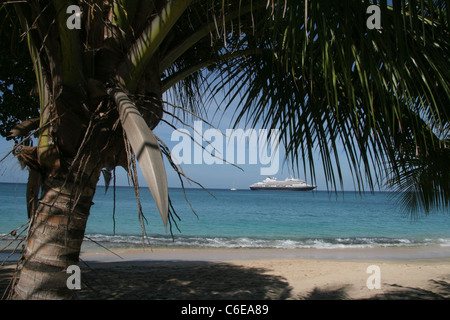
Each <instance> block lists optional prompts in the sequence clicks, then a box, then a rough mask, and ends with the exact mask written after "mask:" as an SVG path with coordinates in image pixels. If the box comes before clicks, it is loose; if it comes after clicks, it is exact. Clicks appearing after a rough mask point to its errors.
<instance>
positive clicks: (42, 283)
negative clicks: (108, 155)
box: [13, 174, 99, 299]
mask: <svg viewBox="0 0 450 320" xmlns="http://www.w3.org/2000/svg"><path fill="white" fill-rule="evenodd" d="M98 176H99V174H96V175H95V176H93V177H90V178H89V183H87V184H83V185H81V184H79V183H78V184H76V183H72V182H68V181H67V180H68V179H64V178H61V177H59V178H54V177H51V176H49V177H47V178H46V179H45V180H44V184H43V187H42V195H41V200H40V202H39V205H38V207H37V210H36V213H35V214H34V216H33V218H32V220H31V221H30V228H29V233H28V243H27V248H26V251H25V254H24V257H23V260H22V261H21V266H20V267H21V272H20V277H19V280H18V282H17V284H16V286H15V289H14V294H13V299H70V298H72V294H73V292H72V291H71V290H69V289H68V288H67V279H68V277H69V276H70V275H71V274H67V273H66V270H67V267H68V266H70V265H77V264H78V261H79V254H80V249H81V244H82V242H83V238H84V232H85V228H86V223H87V219H88V216H89V211H90V207H91V205H92V199H93V197H94V193H95V186H96V182H97V180H98Z"/></svg>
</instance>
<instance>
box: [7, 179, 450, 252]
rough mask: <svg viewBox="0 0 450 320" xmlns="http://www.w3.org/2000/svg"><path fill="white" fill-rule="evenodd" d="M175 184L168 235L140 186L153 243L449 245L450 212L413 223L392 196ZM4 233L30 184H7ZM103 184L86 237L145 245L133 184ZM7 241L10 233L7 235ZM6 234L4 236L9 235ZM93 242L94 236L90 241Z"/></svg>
mask: <svg viewBox="0 0 450 320" xmlns="http://www.w3.org/2000/svg"><path fill="white" fill-rule="evenodd" d="M210 191H211V193H212V194H213V195H214V197H213V196H211V195H210V194H208V193H207V192H206V191H204V190H198V189H188V190H186V196H187V199H188V200H189V202H190V203H191V205H192V207H193V208H194V210H195V212H196V214H195V213H194V212H193V211H192V210H191V207H190V206H189V204H188V203H187V202H186V200H185V197H184V193H183V191H182V190H181V189H170V197H171V201H172V203H173V206H174V208H175V210H176V213H177V215H178V216H179V217H180V218H181V221H178V219H177V218H176V217H175V221H176V222H177V225H178V227H179V229H180V231H179V230H178V229H177V228H176V227H175V224H174V223H172V228H171V229H172V230H171V231H172V234H173V237H172V235H171V232H170V226H169V229H168V232H167V233H166V232H165V230H164V227H163V224H162V220H161V218H160V216H159V213H158V212H157V209H156V206H155V204H154V202H153V199H152V197H151V194H150V192H149V191H148V190H147V189H146V188H141V189H140V196H141V203H142V208H143V213H144V216H145V219H146V221H145V222H144V224H143V225H144V226H145V230H146V233H147V235H148V238H147V240H148V242H149V243H150V244H151V245H152V246H154V247H171V246H176V247H189V248H198V247H202V248H241V247H244V248H347V247H348V248H364V247H387V246H394V247H412V246H439V247H450V215H449V214H448V211H446V212H436V213H433V214H431V215H429V216H427V217H423V218H420V219H419V220H411V218H410V217H409V216H405V215H404V214H403V211H402V209H401V208H400V206H399V205H398V204H397V203H396V202H395V201H393V200H390V198H389V195H388V194H387V193H381V192H380V193H374V194H372V193H369V194H366V195H364V196H362V197H361V196H360V195H357V194H355V193H353V192H346V193H338V194H337V195H336V194H335V193H327V192H320V191H317V192H280V191H278V192H276V191H272V192H271V191H250V190H237V191H230V190H210ZM0 203H1V206H0V235H6V234H8V233H9V232H10V231H11V230H13V229H15V228H16V227H18V226H20V225H22V224H23V223H25V222H26V206H25V185H22V184H0ZM113 210H114V201H113V189H112V188H110V189H109V190H108V192H107V193H106V194H105V190H104V188H103V187H99V188H98V189H97V193H96V196H95V199H94V205H93V207H92V209H91V216H90V218H89V221H88V226H87V230H86V236H87V237H88V239H92V240H94V241H96V242H101V243H103V244H106V245H109V246H110V247H111V246H112V247H117V246H119V247H123V246H124V247H133V246H141V245H142V227H141V224H140V222H139V218H138V210H137V202H136V198H135V194H134V189H132V188H129V187H117V188H116V202H115V214H114V218H113ZM6 238H7V237H6ZM4 239H5V237H4ZM88 242H89V241H88Z"/></svg>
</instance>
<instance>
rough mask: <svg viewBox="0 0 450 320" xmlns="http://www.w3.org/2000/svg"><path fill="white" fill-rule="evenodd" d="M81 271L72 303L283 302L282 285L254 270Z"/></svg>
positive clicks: (196, 264)
mask: <svg viewBox="0 0 450 320" xmlns="http://www.w3.org/2000/svg"><path fill="white" fill-rule="evenodd" d="M88 265H89V266H88V267H82V271H81V274H82V289H81V290H80V291H78V292H77V298H78V299H82V300H85V299H96V300H108V299H123V300H127V299H133V300H141V299H145V300H154V299H161V300H165V299H170V300H185V299H194V300H195V299H198V300H201V299H227V300H252V299H256V300H262V299H274V300H275V299H276V300H284V299H288V298H290V297H291V290H292V288H291V287H290V286H289V284H288V283H287V281H286V280H285V279H284V278H282V277H280V276H275V275H268V274H265V272H266V271H267V270H264V269H260V268H244V267H241V266H237V265H232V264H227V263H215V262H204V261H189V262H187V261H182V262H181V261H170V262H167V261H166V262H158V261H155V262H151V263H149V262H145V263H143V262H142V263H140V262H138V261H137V262H133V263H132V265H130V263H126V264H125V263H114V265H113V266H108V265H109V264H108V263H98V262H96V263H91V262H89V264H88Z"/></svg>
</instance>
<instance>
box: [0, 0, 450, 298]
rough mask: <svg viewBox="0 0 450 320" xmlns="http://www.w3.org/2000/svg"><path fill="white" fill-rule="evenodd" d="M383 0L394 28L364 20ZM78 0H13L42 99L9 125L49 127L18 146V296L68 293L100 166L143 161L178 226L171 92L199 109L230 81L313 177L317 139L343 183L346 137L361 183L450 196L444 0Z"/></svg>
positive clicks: (425, 199) (422, 201) (444, 201)
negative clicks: (169, 128)
mask: <svg viewBox="0 0 450 320" xmlns="http://www.w3.org/2000/svg"><path fill="white" fill-rule="evenodd" d="M374 2H378V3H376V4H378V6H379V8H380V9H381V19H382V20H381V25H382V29H373V30H372V29H369V28H368V27H367V24H366V20H367V19H368V18H369V15H368V14H367V13H366V10H367V7H368V6H369V5H371V4H373V3H374ZM68 3H69V2H67V1H61V0H48V1H34V0H30V1H27V2H23V1H9V2H8V3H7V4H5V5H4V6H3V7H2V10H7V12H9V14H10V16H11V17H13V16H15V17H17V19H18V21H19V22H20V26H21V28H22V30H23V32H24V38H25V39H26V41H27V43H28V49H29V53H30V56H31V61H32V64H33V66H34V71H35V74H36V80H37V92H38V96H39V108H40V113H39V114H40V116H39V126H38V128H37V129H34V130H32V131H30V130H31V129H29V130H27V128H30V127H31V126H27V125H26V124H22V126H20V130H15V131H13V136H14V137H15V138H18V136H19V135H20V136H29V135H30V133H33V134H35V135H37V136H38V143H37V146H35V147H27V146H24V145H22V146H21V147H20V148H19V147H18V148H16V150H15V154H16V156H17V157H18V159H19V160H20V161H21V162H22V163H23V164H24V165H25V166H26V167H27V168H28V169H29V171H30V179H29V182H28V192H27V201H28V203H27V205H28V209H29V217H30V224H29V231H28V235H27V248H26V252H25V254H24V258H23V261H22V262H21V274H20V278H19V280H18V282H17V284H16V285H15V291H14V295H15V297H16V298H21V299H60V298H69V297H70V296H71V292H70V291H69V290H68V289H67V287H66V279H67V274H66V273H65V272H64V271H65V270H66V268H67V267H68V266H69V265H74V264H77V263H78V259H79V252H80V246H81V243H82V241H83V236H84V230H85V226H86V222H87V219H88V216H89V210H90V206H91V203H92V199H93V196H94V193H95V190H96V185H97V181H98V180H99V178H100V176H101V172H106V173H108V172H110V171H111V170H113V169H114V168H115V167H117V166H122V167H124V168H126V170H127V171H128V172H129V174H130V176H131V178H132V179H134V178H135V170H134V169H135V166H136V161H135V160H136V159H137V161H138V162H139V165H140V166H141V168H142V171H143V173H144V177H145V179H146V182H147V184H148V186H149V188H150V190H151V191H152V194H153V197H154V199H155V202H156V204H157V206H158V209H159V211H160V213H161V216H162V218H163V222H164V223H165V224H167V221H168V219H169V218H170V214H169V207H170V205H169V199H168V192H167V182H166V178H165V169H164V165H163V160H162V154H163V153H167V149H166V148H165V146H164V143H163V142H162V141H160V140H159V139H158V138H157V137H156V136H155V135H154V134H153V132H152V130H153V129H154V128H155V126H157V125H158V123H160V122H161V121H167V120H165V119H164V118H163V117H162V116H163V114H166V115H167V114H168V112H167V102H165V101H164V100H163V97H167V99H170V103H171V105H180V106H182V108H180V110H182V112H184V113H190V112H193V113H199V112H201V111H202V105H203V101H205V99H208V98H210V97H214V95H215V94H216V93H218V92H225V94H224V97H225V100H224V104H225V106H226V107H227V108H229V107H230V106H232V105H233V102H234V101H239V102H240V103H239V107H238V108H237V109H236V110H235V115H236V117H235V120H236V123H238V122H245V123H246V124H247V125H255V124H261V125H262V126H264V127H265V128H278V129H280V132H281V139H282V142H283V144H284V146H285V147H286V151H287V153H288V155H289V156H290V158H291V160H292V164H293V166H294V167H295V168H296V169H297V170H300V169H299V168H300V165H301V164H303V167H304V168H305V173H307V172H311V173H312V177H313V179H314V176H315V175H314V172H315V168H314V162H313V158H312V155H313V152H314V150H318V152H319V154H320V156H321V159H322V162H323V164H324V172H325V176H326V178H327V181H328V182H329V184H330V186H333V187H335V186H336V185H337V184H338V183H339V182H342V175H341V171H340V167H341V162H342V159H340V158H339V148H341V147H342V148H343V149H344V151H345V154H346V160H347V161H348V162H349V163H350V165H351V168H352V172H353V174H354V180H355V182H356V185H357V186H358V187H360V188H361V187H362V185H363V183H364V182H365V180H367V181H366V182H368V184H369V186H370V188H374V187H376V186H377V185H380V184H382V182H383V181H386V179H389V181H390V182H391V183H392V186H393V187H399V188H400V191H404V190H407V191H414V192H412V193H407V194H408V195H409V198H405V199H406V201H409V202H410V203H416V204H417V205H418V206H419V207H421V208H425V209H427V210H431V209H432V208H435V207H438V208H439V207H447V206H448V204H449V181H450V180H449V179H448V178H449V177H448V175H449V173H448V171H449V170H448V163H449V162H448V161H449V160H450V153H449V152H450V151H449V147H448V128H449V122H448V120H449V109H448V106H449V105H450V103H449V102H450V90H449V86H448V84H449V83H450V82H449V73H448V70H450V59H449V52H450V50H449V49H450V48H449V39H450V38H449V18H448V17H449V14H448V13H449V12H448V11H449V10H450V6H449V1H448V0H446V1H426V0H423V1H420V0H416V1H412V0H409V1H407V0H398V1H397V0H396V1H393V2H392V4H390V2H389V3H388V1H387V0H381V1H362V0H343V1H321V0H303V1H293V0H292V1H291V0H272V1H267V0H260V1H256V0H254V1H238V0H221V1H219V0H197V1H196V0H148V1H134V0H115V1H112V0H110V1H108V0H89V1H88V0H79V1H71V2H70V3H71V4H74V5H77V6H78V7H79V8H80V9H81V12H82V14H81V16H77V14H76V13H74V11H69V12H67V8H68ZM12 8H14V10H15V13H14V12H11V9H12ZM73 14H75V15H73ZM78 18H80V19H81V20H80V21H81V28H79V29H78V28H69V27H68V26H70V23H72V22H73V21H75V22H76V21H77V20H76V19H78ZM68 19H71V20H70V21H69V23H68ZM75 26H76V25H75ZM205 93H207V94H209V95H205ZM39 194H40V198H39V201H38V195H39ZM411 208H414V206H412V207H411ZM416 208H417V206H416Z"/></svg>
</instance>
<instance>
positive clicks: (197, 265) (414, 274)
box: [0, 248, 450, 300]
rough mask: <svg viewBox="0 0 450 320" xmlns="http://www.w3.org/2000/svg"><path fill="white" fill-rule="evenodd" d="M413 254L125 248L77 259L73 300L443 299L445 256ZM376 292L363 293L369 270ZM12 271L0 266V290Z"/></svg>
mask: <svg viewBox="0 0 450 320" xmlns="http://www.w3.org/2000/svg"><path fill="white" fill-rule="evenodd" d="M421 250H425V249H419V248H409V249H405V248H404V249H399V248H378V249H346V250H337V249H333V250H273V249H271V250H265V249H256V250H255V249H234V250H230V249H217V250H206V249H205V250H192V249H153V250H145V251H144V250H143V249H133V250H131V249H128V250H117V251H115V254H118V255H120V258H119V257H118V256H117V255H114V254H112V253H110V252H108V251H105V250H89V251H87V252H83V253H82V255H81V259H82V261H81V262H80V266H81V280H82V289H81V290H80V291H78V292H77V297H78V298H79V299H83V300H84V299H89V300H91V299H95V300H99V299H100V300H113V299H115V300H122V299H123V300H125V299H126V300H128V299H133V300H141V299H145V300H155V299H162V300H185V299H189V300H219V299H220V300H222V299H237V300H254V299H257V300H261V299H275V300H304V299H312V300H317V299H338V300H349V299H350V300H353V299H357V300H360V299H383V300H384V299H450V257H449V256H448V255H447V256H445V255H446V250H444V251H442V252H441V253H442V256H438V254H437V253H436V252H434V257H432V258H414V253H416V254H417V255H418V256H424V252H422V251H421ZM373 265H375V266H378V267H379V271H380V274H379V275H380V289H376V288H375V289H370V288H368V286H367V280H368V278H369V277H370V276H372V275H373V274H369V273H367V268H368V267H369V266H373ZM13 267H14V266H13V265H10V266H6V267H5V266H4V267H0V287H3V286H4V284H5V283H6V281H7V277H8V276H10V275H11V274H12V271H13Z"/></svg>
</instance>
